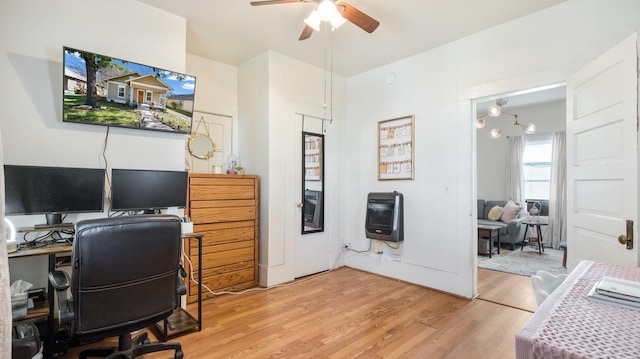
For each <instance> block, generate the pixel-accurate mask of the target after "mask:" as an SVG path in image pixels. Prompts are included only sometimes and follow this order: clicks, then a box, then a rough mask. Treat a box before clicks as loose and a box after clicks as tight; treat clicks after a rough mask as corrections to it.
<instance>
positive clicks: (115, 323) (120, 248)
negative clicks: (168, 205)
mask: <svg viewBox="0 0 640 359" xmlns="http://www.w3.org/2000/svg"><path fill="white" fill-rule="evenodd" d="M180 253H181V234H180V219H179V218H178V217H176V216H169V215H141V216H130V217H117V218H104V219H95V220H86V221H80V222H78V223H77V224H76V236H75V239H74V242H73V252H72V258H71V277H69V276H68V275H67V274H66V272H63V271H54V272H52V273H50V275H49V279H50V282H51V283H52V285H53V287H54V288H55V289H56V293H57V295H58V302H59V307H60V312H59V316H58V317H59V322H60V323H59V324H60V325H62V326H66V327H67V328H69V334H70V336H71V337H73V338H74V339H76V341H78V342H79V343H85V342H93V341H97V340H100V339H103V338H107V337H111V336H118V337H119V342H118V348H97V349H88V350H85V351H83V352H82V353H81V354H80V358H87V357H89V356H91V357H93V356H100V357H107V358H116V357H117V358H120V357H125V358H135V357H136V356H138V355H142V354H145V353H150V352H156V351H161V350H174V351H175V358H177V359H180V358H182V357H183V352H182V348H181V346H180V344H179V343H150V342H149V339H148V337H147V333H146V332H143V333H141V334H138V335H137V336H136V337H135V338H132V336H131V334H130V333H131V332H133V331H137V330H139V329H143V328H145V327H147V326H150V325H152V324H154V323H156V322H159V321H162V320H163V319H165V318H166V317H168V316H169V315H170V314H171V313H172V312H173V310H174V309H175V308H176V307H177V306H178V305H179V303H180V300H179V299H180V295H179V293H178V292H179V290H180V289H179V288H178V285H177V284H176V283H179V282H180V279H181V277H180V271H181V267H180ZM68 288H70V289H71V295H70V296H68V291H67V289H68Z"/></svg>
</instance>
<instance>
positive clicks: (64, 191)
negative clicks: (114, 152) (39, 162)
mask: <svg viewBox="0 0 640 359" xmlns="http://www.w3.org/2000/svg"><path fill="white" fill-rule="evenodd" d="M104 179H105V170H104V169H102V168H71V167H42V166H19V165H5V166H4V188H5V214H7V215H12V214H13V215H32V214H45V215H46V218H47V222H46V224H38V225H36V227H38V228H46V227H55V226H59V225H62V215H63V214H66V213H85V212H102V211H103V210H104V208H103V207H104Z"/></svg>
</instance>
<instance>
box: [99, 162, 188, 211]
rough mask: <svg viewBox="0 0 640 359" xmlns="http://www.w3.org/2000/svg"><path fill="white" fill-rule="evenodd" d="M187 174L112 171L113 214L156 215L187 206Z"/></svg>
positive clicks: (135, 170) (150, 171)
mask: <svg viewBox="0 0 640 359" xmlns="http://www.w3.org/2000/svg"><path fill="white" fill-rule="evenodd" d="M187 176H188V174H187V172H185V171H159V170H137V169H115V168H114V169H113V170H111V211H143V212H144V213H155V212H156V211H157V210H160V209H165V208H169V207H185V206H186V205H187Z"/></svg>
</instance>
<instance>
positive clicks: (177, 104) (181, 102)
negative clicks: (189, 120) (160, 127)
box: [167, 93, 194, 112]
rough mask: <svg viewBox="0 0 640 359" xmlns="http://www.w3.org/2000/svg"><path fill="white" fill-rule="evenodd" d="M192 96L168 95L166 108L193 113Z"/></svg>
mask: <svg viewBox="0 0 640 359" xmlns="http://www.w3.org/2000/svg"><path fill="white" fill-rule="evenodd" d="M193 98H194V96H193V94H192V93H190V94H170V95H169V96H167V107H170V108H175V109H178V110H183V111H187V112H191V111H193Z"/></svg>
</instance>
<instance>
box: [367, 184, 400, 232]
mask: <svg viewBox="0 0 640 359" xmlns="http://www.w3.org/2000/svg"><path fill="white" fill-rule="evenodd" d="M403 207H404V205H403V197H402V193H398V192H395V191H394V192H372V193H369V195H368V196H367V217H366V220H365V232H366V235H367V238H371V239H378V240H382V241H389V242H400V241H402V240H404V213H403Z"/></svg>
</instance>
